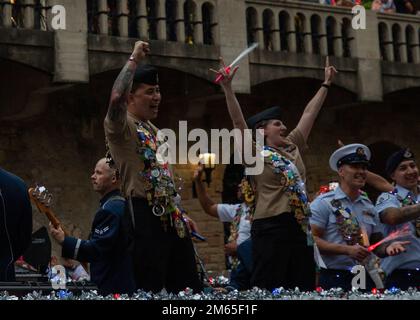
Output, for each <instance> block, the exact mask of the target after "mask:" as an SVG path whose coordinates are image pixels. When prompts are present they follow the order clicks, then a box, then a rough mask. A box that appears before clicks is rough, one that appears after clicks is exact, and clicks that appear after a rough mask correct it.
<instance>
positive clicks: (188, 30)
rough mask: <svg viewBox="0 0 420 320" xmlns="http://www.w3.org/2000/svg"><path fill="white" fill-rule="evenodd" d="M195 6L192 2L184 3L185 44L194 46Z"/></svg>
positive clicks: (189, 0) (190, 0)
mask: <svg viewBox="0 0 420 320" xmlns="http://www.w3.org/2000/svg"><path fill="white" fill-rule="evenodd" d="M195 10H196V5H195V3H194V1H192V0H187V1H185V3H184V23H185V42H186V43H188V44H194V22H195Z"/></svg>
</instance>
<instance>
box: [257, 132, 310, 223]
mask: <svg viewBox="0 0 420 320" xmlns="http://www.w3.org/2000/svg"><path fill="white" fill-rule="evenodd" d="M287 140H288V146H286V147H282V148H280V149H275V150H276V151H277V152H278V153H279V154H280V155H282V156H284V157H285V158H287V159H288V160H290V161H292V162H293V163H294V164H295V166H296V167H297V169H298V171H299V174H300V176H301V178H302V180H303V181H305V178H306V176H305V175H306V172H305V166H304V164H303V160H302V156H301V154H300V151H301V150H303V149H304V148H305V147H306V143H305V140H304V137H303V135H302V133H301V132H300V131H299V130H298V129H297V128H296V129H294V130H293V131H292V132H291V133H290V134H289V135H288V136H287ZM252 178H253V181H254V186H255V188H256V207H255V214H254V220H255V219H263V218H269V217H273V216H276V215H279V214H282V213H284V212H291V208H290V206H289V197H288V195H287V194H286V193H285V190H284V184H283V182H282V180H281V174H277V173H275V172H274V167H273V165H272V164H271V161H270V160H269V158H264V170H263V172H262V173H261V174H260V175H256V176H253V177H252Z"/></svg>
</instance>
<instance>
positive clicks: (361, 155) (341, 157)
mask: <svg viewBox="0 0 420 320" xmlns="http://www.w3.org/2000/svg"><path fill="white" fill-rule="evenodd" d="M370 156H371V153H370V150H369V148H368V147H366V146H365V145H364V144H360V143H353V144H349V145H346V146H344V147H341V148H340V149H337V150H336V151H334V153H333V154H332V155H331V157H330V168H331V169H333V170H334V171H338V168H339V167H340V166H342V165H343V164H355V163H364V164H369V160H370Z"/></svg>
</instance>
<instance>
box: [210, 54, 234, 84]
mask: <svg viewBox="0 0 420 320" xmlns="http://www.w3.org/2000/svg"><path fill="white" fill-rule="evenodd" d="M219 61H220V69H219V71H216V70H214V69H209V70H210V71H212V72H214V73H216V74H217V76H218V77H217V79H216V83H219V84H220V86H221V87H222V88H223V89H225V88H228V87H230V86H231V84H232V80H233V78H234V77H235V74H236V71H238V69H239V66H236V67H234V68H233V70H231V69H230V68H229V67H227V66H226V64H225V62H224V60H223V58H222V57H220V58H219Z"/></svg>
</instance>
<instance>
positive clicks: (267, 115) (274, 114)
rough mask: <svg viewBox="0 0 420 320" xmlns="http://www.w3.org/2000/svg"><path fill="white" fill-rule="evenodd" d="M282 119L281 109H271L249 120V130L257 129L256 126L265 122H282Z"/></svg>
mask: <svg viewBox="0 0 420 320" xmlns="http://www.w3.org/2000/svg"><path fill="white" fill-rule="evenodd" d="M280 119H281V109H280V107H278V106H275V107H271V108H268V109H265V110H264V111H261V112H260V113H257V114H256V115H254V116H252V117H251V118H249V119H248V120H247V121H246V123H247V125H248V128H249V129H255V126H256V125H257V124H258V123H259V122H261V121H264V120H280Z"/></svg>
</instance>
